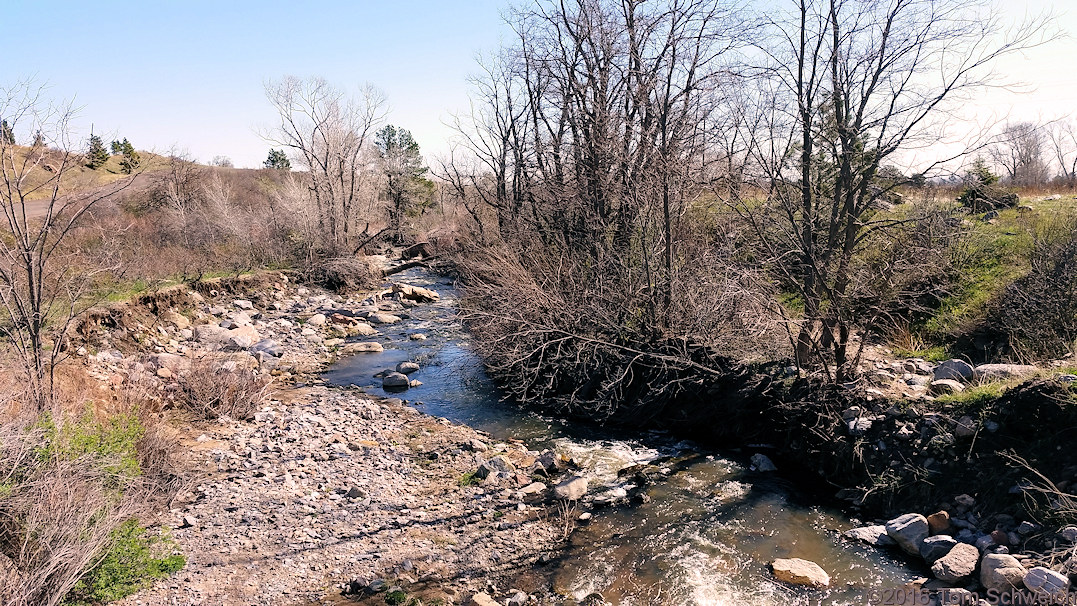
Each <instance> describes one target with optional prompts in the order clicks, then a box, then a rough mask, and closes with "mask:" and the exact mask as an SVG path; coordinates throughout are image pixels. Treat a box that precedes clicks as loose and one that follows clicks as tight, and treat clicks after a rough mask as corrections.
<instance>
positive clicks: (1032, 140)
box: [991, 122, 1051, 186]
mask: <svg viewBox="0 0 1077 606" xmlns="http://www.w3.org/2000/svg"><path fill="white" fill-rule="evenodd" d="M1046 147H1047V136H1046V133H1045V132H1044V129H1043V128H1041V127H1040V126H1038V125H1036V124H1033V123H1032V122H1016V123H1009V124H1006V125H1005V126H1004V127H1003V128H1002V132H1000V133H999V135H998V141H997V142H996V143H995V144H994V145H993V146H991V159H992V160H994V161H995V163H996V164H998V165H999V166H1001V167H1002V170H1003V171H1005V178H1006V181H1007V182H1008V183H1010V184H1011V185H1018V186H1027V185H1044V184H1046V183H1047V180H1048V179H1049V178H1050V176H1051V175H1050V169H1049V168H1048V166H1047V161H1046V160H1045V158H1044V155H1045V153H1046V151H1047V150H1046Z"/></svg>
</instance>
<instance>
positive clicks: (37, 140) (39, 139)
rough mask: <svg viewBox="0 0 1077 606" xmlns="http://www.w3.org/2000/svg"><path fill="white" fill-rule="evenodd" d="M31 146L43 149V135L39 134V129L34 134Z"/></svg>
mask: <svg viewBox="0 0 1077 606" xmlns="http://www.w3.org/2000/svg"><path fill="white" fill-rule="evenodd" d="M33 146H34V147H44V146H45V135H42V134H41V130H40V129H39V130H38V131H37V132H36V133H34V143H33Z"/></svg>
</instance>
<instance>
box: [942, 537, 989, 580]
mask: <svg viewBox="0 0 1077 606" xmlns="http://www.w3.org/2000/svg"><path fill="white" fill-rule="evenodd" d="M932 538H937V537H932ZM951 540H952V539H951ZM979 559H980V550H978V549H976V548H975V547H974V546H972V545H969V544H968V543H957V544H956V545H954V546H953V547H951V548H950V550H949V551H948V552H947V553H946V555H944V556H942V557H941V558H939V559H937V560H935V563H934V564H932V565H931V574H933V575H935V578H937V579H939V580H940V581H945V582H947V583H956V582H958V581H961V580H963V579H965V578H967V577H969V576H970V575H972V573H973V572H974V571H975V570H976V562H977V560H979Z"/></svg>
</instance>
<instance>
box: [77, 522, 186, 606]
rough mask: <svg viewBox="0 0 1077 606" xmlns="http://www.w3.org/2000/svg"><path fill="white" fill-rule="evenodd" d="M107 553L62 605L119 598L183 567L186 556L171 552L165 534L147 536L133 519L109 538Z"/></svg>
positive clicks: (171, 547)
mask: <svg viewBox="0 0 1077 606" xmlns="http://www.w3.org/2000/svg"><path fill="white" fill-rule="evenodd" d="M110 539H111V540H110V543H109V547H108V552H107V553H106V555H105V557H104V559H102V560H101V563H100V564H98V565H97V566H96V567H94V568H93V569H91V570H90V571H89V572H88V573H86V575H85V576H84V577H83V578H82V580H80V581H79V582H78V584H76V585H75V588H74V589H73V590H72V591H71V593H70V594H68V597H67V599H65V600H64V604H65V605H67V606H84V605H90V604H100V603H107V602H112V601H115V600H119V599H121V598H124V597H126V596H129V595H131V594H133V593H135V592H136V591H138V590H140V589H143V588H145V587H148V586H150V585H151V584H152V583H153V581H155V580H157V579H161V578H164V577H167V576H168V575H170V574H172V573H174V572H176V571H178V570H180V569H181V568H183V565H184V564H186V559H185V558H184V557H183V556H182V555H178V554H173V553H171V552H172V550H173V549H174V547H175V542H173V541H172V539H171V538H169V537H168V535H167V534H165V535H162V536H149V534H148V533H147V531H146V529H145V528H143V527H142V526H140V525H139V524H138V522H137V521H136V520H128V521H127V522H125V523H124V524H123V525H122V526H120V527H119V528H117V529H115V530H114V531H113V532H112V536H111V537H110Z"/></svg>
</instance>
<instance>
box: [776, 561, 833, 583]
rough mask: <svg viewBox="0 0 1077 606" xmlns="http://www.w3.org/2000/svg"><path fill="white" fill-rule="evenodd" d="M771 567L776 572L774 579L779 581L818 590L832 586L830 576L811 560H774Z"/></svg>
mask: <svg viewBox="0 0 1077 606" xmlns="http://www.w3.org/2000/svg"><path fill="white" fill-rule="evenodd" d="M770 567H771V568H772V569H773V570H774V577H775V578H776V579H778V580H779V581H783V582H786V583H791V584H793V585H805V586H808V587H814V588H816V589H825V588H827V587H829V586H830V575H828V574H827V573H826V571H825V570H823V569H822V567H821V566H819V565H818V564H816V563H815V562H812V561H810V560H802V559H800V558H781V559H777V560H774V561H773V562H772V563H771V565H770Z"/></svg>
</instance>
